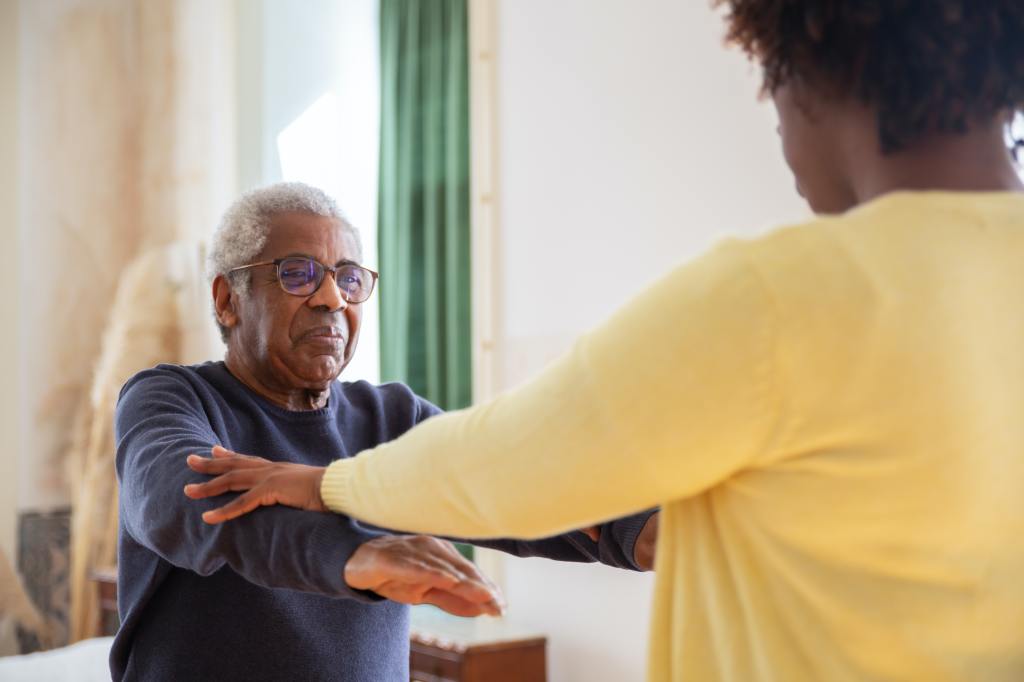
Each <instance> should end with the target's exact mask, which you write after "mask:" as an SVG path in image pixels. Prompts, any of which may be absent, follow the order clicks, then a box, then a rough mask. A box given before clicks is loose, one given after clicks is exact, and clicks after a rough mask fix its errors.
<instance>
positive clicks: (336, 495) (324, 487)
mask: <svg viewBox="0 0 1024 682" xmlns="http://www.w3.org/2000/svg"><path fill="white" fill-rule="evenodd" d="M353 464H355V462H354V461H353V460H352V459H351V458H349V459H339V460H335V461H334V462H331V463H330V465H328V467H327V470H326V471H324V477H323V480H321V481H320V499H321V500H323V502H324V504H325V505H326V506H327V508H328V509H330V510H331V511H332V512H334V513H336V514H348V513H349V511H348V504H347V503H348V501H349V494H348V491H349V482H350V481H351V479H352V465H353Z"/></svg>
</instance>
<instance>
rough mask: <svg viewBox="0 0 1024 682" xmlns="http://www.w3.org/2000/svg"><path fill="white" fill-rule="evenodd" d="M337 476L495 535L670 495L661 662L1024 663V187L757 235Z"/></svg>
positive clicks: (563, 523) (424, 528) (655, 643)
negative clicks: (499, 389) (526, 377)
mask: <svg viewBox="0 0 1024 682" xmlns="http://www.w3.org/2000/svg"><path fill="white" fill-rule="evenodd" d="M322 493H323V497H324V500H325V501H326V503H327V504H328V505H329V506H330V507H331V508H332V509H334V510H336V511H339V512H343V513H347V514H351V515H353V516H355V517H358V518H361V519H365V520H367V521H370V522H372V523H375V524H379V525H381V526H385V527H391V528H403V529H408V530H410V531H417V532H430V533H438V534H441V533H443V534H450V535H459V536H470V537H489V536H499V535H510V536H520V537H528V538H533V537H539V536H545V535H550V534H553V533H557V532H560V531H565V530H568V529H571V528H576V527H580V526H586V525H590V524H592V523H595V522H597V521H599V520H602V519H608V518H611V517H615V516H620V515H623V514H627V513H629V512H635V511H637V510H640V509H642V508H644V507H647V506H651V505H657V504H660V505H662V507H663V514H662V521H661V531H660V535H659V538H658V552H657V567H656V570H657V586H656V592H655V598H654V605H653V616H652V617H653V622H652V628H651V648H650V669H649V678H650V679H651V680H658V681H661V680H695V681H699V682H707V681H712V680H734V681H742V682H747V681H761V680H767V681H778V682H794V681H801V680H823V681H829V682H833V681H835V682H842V681H845V680H850V681H853V680H857V681H860V680H927V681H929V682H939V681H943V680H981V681H984V682H1001V681H1007V682H1009V681H1011V680H1012V681H1014V682H1019V681H1020V680H1024V197H1022V196H1018V195H1013V194H947V193H901V194H894V195H890V196H887V197H884V198H882V199H880V200H877V201H875V202H873V203H871V204H869V205H866V206H864V207H861V208H860V209H857V210H855V211H852V212H850V213H848V214H846V215H844V216H841V217H836V218H826V219H820V220H816V221H814V222H812V223H809V224H806V225H801V226H797V227H791V228H787V229H782V230H779V231H776V232H774V233H772V234H770V235H768V236H766V237H763V238H760V239H757V240H754V241H748V242H740V241H730V242H728V243H726V244H724V245H722V246H720V247H718V248H716V249H715V250H713V251H712V252H711V253H709V254H708V255H706V256H704V257H703V258H701V259H699V260H697V261H695V262H693V263H690V264H688V265H686V266H684V267H681V268H679V269H678V270H676V271H675V272H673V273H672V274H670V275H669V276H668V277H666V278H665V279H663V280H662V281H661V282H660V283H658V284H656V285H655V286H654V287H652V288H651V289H650V290H648V291H647V292H645V293H644V294H643V295H641V296H640V297H639V298H637V299H636V300H634V301H633V302H632V303H631V304H629V305H628V306H626V307H625V309H623V310H622V311H620V312H619V313H617V314H616V315H615V316H613V317H612V318H611V319H610V320H609V321H608V322H607V323H606V324H604V325H603V326H602V327H600V328H599V329H597V330H596V331H593V332H592V333H590V334H588V335H586V336H584V337H583V338H582V339H581V340H580V341H579V342H578V344H577V345H576V346H575V348H574V349H573V350H572V352H570V353H569V354H568V355H567V356H566V357H565V358H563V359H562V360H561V361H559V362H557V363H556V364H555V365H553V366H552V367H550V368H549V369H548V370H547V371H545V372H544V373H543V374H541V375H540V376H539V377H537V378H536V379H535V380H533V381H532V382H530V383H528V384H526V385H524V386H522V387H520V388H518V389H516V390H513V391H511V392H509V393H507V394H505V395H504V396H502V397H499V398H498V399H496V400H494V401H492V402H490V403H487V404H484V405H481V406H479V407H476V408H473V409H469V410H465V411H462V412H458V413H453V414H449V415H447V416H442V417H438V418H435V419H433V420H431V421H429V422H427V423H426V424H424V425H423V426H422V427H419V428H417V429H415V430H414V431H412V432H411V433H409V434H407V435H406V436H404V437H402V438H400V439H399V440H397V441H395V442H393V443H390V444H387V445H383V446H381V447H378V448H376V449H374V450H372V451H370V452H367V453H365V455H362V456H359V457H356V458H354V459H349V460H344V461H338V462H336V463H334V464H332V465H331V466H330V467H329V469H328V471H327V474H326V475H325V478H324V482H323V487H322Z"/></svg>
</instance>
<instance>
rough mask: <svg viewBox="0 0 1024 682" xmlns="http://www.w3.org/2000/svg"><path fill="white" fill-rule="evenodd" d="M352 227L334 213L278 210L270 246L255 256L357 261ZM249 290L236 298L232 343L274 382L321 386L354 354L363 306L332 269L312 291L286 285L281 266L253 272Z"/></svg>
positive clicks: (287, 386) (292, 386)
mask: <svg viewBox="0 0 1024 682" xmlns="http://www.w3.org/2000/svg"><path fill="white" fill-rule="evenodd" d="M359 255H360V254H359V252H358V249H357V246H356V243H355V240H354V239H353V237H352V234H351V232H349V231H348V230H347V229H345V228H344V227H343V226H342V224H341V223H340V222H339V221H338V220H335V219H333V218H326V217H323V216H318V215H313V214H309V213H279V214H277V215H276V216H275V217H274V219H273V220H272V221H271V225H270V234H269V235H268V237H267V243H266V246H264V248H263V251H262V252H261V253H260V255H259V256H257V257H256V259H255V260H254V261H253V262H260V261H270V260H274V259H277V258H284V257H286V256H308V257H311V258H314V259H316V260H318V261H320V262H321V263H323V264H325V265H329V266H336V265H337V264H338V263H340V262H341V261H350V262H358V260H359ZM249 272H250V275H251V277H252V281H251V285H250V287H249V293H248V295H246V296H242V297H236V296H232V298H233V299H234V300H235V310H236V313H237V320H238V321H237V324H236V325H235V326H234V327H233V328H232V330H231V333H230V337H229V339H228V347H229V350H230V352H231V353H232V354H234V355H236V356H240V357H242V358H243V359H244V361H245V364H246V365H247V366H248V367H250V368H251V369H252V371H253V372H255V373H257V374H258V375H259V376H260V379H261V380H262V381H264V382H265V383H267V384H268V385H274V386H279V387H281V388H284V389H312V390H322V389H324V388H326V387H327V386H328V385H329V384H330V382H332V381H333V380H334V379H336V378H337V377H338V375H339V374H341V371H342V370H343V369H344V368H345V366H346V365H347V364H348V363H349V361H350V360H351V359H352V356H353V354H354V353H355V350H356V342H357V340H358V338H359V325H360V323H361V321H362V317H363V312H362V305H361V304H352V303H348V302H346V301H345V298H344V297H343V296H342V295H341V292H340V291H339V290H338V288H337V285H336V284H335V281H334V277H333V276H332V275H331V273H330V272H327V273H325V275H324V279H323V282H322V283H321V284H320V288H319V289H317V291H316V292H315V293H313V294H312V295H310V296H305V297H303V296H293V295H291V294H288V293H286V292H285V291H283V290H282V289H281V286H280V284H278V281H277V270H276V268H275V267H273V266H269V265H268V266H262V267H257V268H252V269H250V270H249Z"/></svg>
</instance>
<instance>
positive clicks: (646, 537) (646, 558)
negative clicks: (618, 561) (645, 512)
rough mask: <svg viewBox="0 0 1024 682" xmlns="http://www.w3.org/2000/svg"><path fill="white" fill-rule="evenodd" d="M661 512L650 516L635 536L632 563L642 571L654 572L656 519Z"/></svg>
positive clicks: (656, 535)
mask: <svg viewBox="0 0 1024 682" xmlns="http://www.w3.org/2000/svg"><path fill="white" fill-rule="evenodd" d="M660 516H661V512H660V511H658V512H655V513H654V514H651V518H649V519H647V523H645V524H644V527H643V528H642V529H640V534H639V535H637V536H636V545H634V547H633V561H634V562H635V563H636V565H637V566H639V567H640V568H641V569H642V570H644V571H653V570H654V552H655V550H656V549H657V546H658V518H659V517H660Z"/></svg>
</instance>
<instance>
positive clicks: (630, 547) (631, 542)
mask: <svg viewBox="0 0 1024 682" xmlns="http://www.w3.org/2000/svg"><path fill="white" fill-rule="evenodd" d="M657 511H658V510H657V509H649V510H647V511H645V512H642V513H640V514H634V515H633V516H627V517H624V518H621V519H616V520H614V521H612V522H611V523H609V524H608V526H610V530H611V533H609V535H611V537H610V538H607V540H606V538H605V537H604V534H603V533H602V537H601V543H599V544H600V545H604V544H605V543H606V542H607V543H608V544H614V546H615V547H616V548H617V549H619V550H620V551H621V552H622V557H623V559H625V560H626V562H627V563H628V564H629V566H630V567H631V568H632V569H633V570H635V571H642V570H644V569H642V568H640V567H639V566H637V564H636V541H637V539H638V538H639V537H640V531H642V530H643V529H644V526H646V525H647V522H648V521H649V520H650V518H651V516H653V515H654V514H655V513H657ZM601 549H602V554H603V553H604V551H608V550H609V549H611V548H610V547H607V546H606V547H602V548H601Z"/></svg>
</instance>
